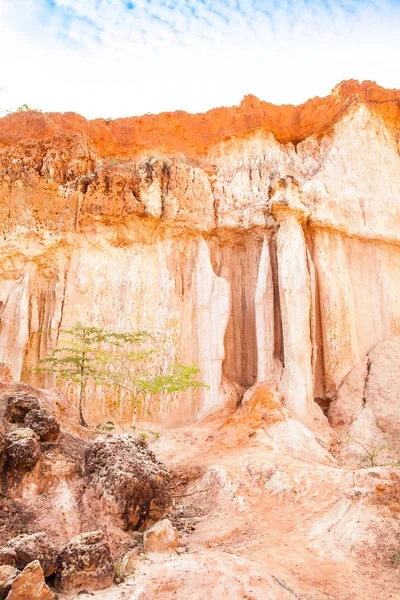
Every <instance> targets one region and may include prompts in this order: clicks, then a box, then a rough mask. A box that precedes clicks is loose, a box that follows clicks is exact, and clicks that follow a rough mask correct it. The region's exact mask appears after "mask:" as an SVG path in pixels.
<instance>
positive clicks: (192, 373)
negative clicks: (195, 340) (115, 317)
mask: <svg viewBox="0 0 400 600" xmlns="http://www.w3.org/2000/svg"><path fill="white" fill-rule="evenodd" d="M36 372H45V373H49V374H54V375H55V377H56V381H57V382H60V381H62V380H65V381H69V382H71V383H73V384H75V385H76V386H77V387H78V390H79V419H80V423H81V425H83V426H87V424H86V421H85V418H84V402H85V394H86V386H87V383H88V382H89V381H91V382H93V383H94V385H100V384H105V385H108V386H112V387H116V388H119V389H120V390H123V391H124V392H125V395H128V397H129V398H130V400H131V401H132V402H133V406H134V422H133V426H134V427H135V426H136V415H137V406H138V401H139V399H140V398H143V397H145V396H147V395H150V396H154V395H157V394H163V393H174V392H183V391H185V390H187V389H189V388H192V389H195V388H199V387H207V386H206V384H204V383H202V382H200V381H198V380H197V374H198V373H199V368H198V367H196V366H195V365H185V364H183V363H181V362H176V361H170V360H169V359H168V356H167V353H166V352H165V343H164V340H163V336H162V334H152V333H149V332H147V331H145V330H138V331H134V332H124V333H118V332H114V331H107V330H105V329H103V328H100V327H90V326H85V325H82V324H81V323H77V324H76V325H75V326H74V327H72V328H71V329H66V330H61V331H60V336H59V341H58V345H57V348H55V349H54V350H52V351H51V354H50V356H48V357H47V358H45V359H43V360H41V361H40V366H39V367H38V368H37V369H36Z"/></svg>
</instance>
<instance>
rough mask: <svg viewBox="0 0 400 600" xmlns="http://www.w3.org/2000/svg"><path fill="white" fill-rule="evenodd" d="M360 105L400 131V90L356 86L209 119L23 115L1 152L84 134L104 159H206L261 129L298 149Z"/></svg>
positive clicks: (250, 101) (249, 104)
mask: <svg viewBox="0 0 400 600" xmlns="http://www.w3.org/2000/svg"><path fill="white" fill-rule="evenodd" d="M359 100H361V101H363V102H365V103H367V104H368V105H369V106H372V107H373V109H374V110H375V111H376V112H377V113H378V114H381V115H383V116H384V117H385V118H387V119H389V120H390V121H392V122H393V123H395V124H397V125H399V122H400V106H399V100H400V91H399V90H386V89H384V88H382V87H380V86H378V85H376V83H374V82H371V81H364V82H363V83H361V84H360V83H359V82H358V81H355V80H350V81H344V82H343V83H341V84H339V85H338V86H337V87H336V88H335V89H334V90H333V92H332V94H331V95H330V96H327V97H325V98H318V97H317V98H313V99H312V100H308V101H307V102H305V103H304V104H301V105H299V106H292V105H282V106H275V105H273V104H270V103H269V102H262V101H260V100H259V99H258V98H256V97H255V96H251V95H249V96H245V97H244V99H243V100H242V102H241V103H240V105H239V106H234V107H231V108H226V107H221V108H214V109H212V110H210V111H208V112H206V113H204V114H190V113H186V112H184V111H176V112H173V113H161V114H159V115H143V116H140V117H128V118H124V119H115V120H112V121H110V122H108V123H107V122H106V121H105V120H104V119H95V120H92V121H87V120H86V119H85V118H84V117H81V116H80V115H77V114H75V113H64V114H60V113H46V114H40V113H17V114H13V115H10V116H7V117H5V118H3V119H1V120H0V147H5V146H13V145H15V144H17V143H18V142H20V141H26V140H45V139H47V138H49V137H54V136H56V135H60V134H64V135H67V136H70V135H72V134H76V133H80V134H83V135H85V136H87V137H88V138H89V139H90V140H91V141H92V143H93V145H94V146H95V147H96V149H97V151H98V152H99V154H100V155H101V156H118V157H130V158H132V157H134V156H136V155H137V154H139V153H141V152H143V151H146V150H157V151H160V152H163V153H167V154H168V153H176V152H180V153H182V154H184V155H185V156H187V157H190V158H197V157H198V158H200V157H202V156H204V155H205V154H206V153H207V150H208V149H209V148H210V147H211V146H213V145H214V144H218V143H219V142H221V141H223V140H226V139H229V138H231V137H234V136H244V135H246V134H248V133H249V132H251V131H254V130H256V129H261V130H264V131H268V132H271V133H272V134H273V135H274V137H275V138H276V139H277V140H278V141H279V142H282V143H284V144H287V143H289V142H292V143H294V144H297V143H298V142H301V141H303V140H304V139H306V138H307V137H310V136H311V135H313V134H317V135H323V134H324V133H326V132H327V131H328V130H329V129H330V128H332V127H333V125H334V124H335V122H336V121H337V120H338V118H340V116H341V115H342V113H343V112H344V111H345V110H347V109H348V108H349V106H350V105H351V104H353V103H354V102H356V101H359Z"/></svg>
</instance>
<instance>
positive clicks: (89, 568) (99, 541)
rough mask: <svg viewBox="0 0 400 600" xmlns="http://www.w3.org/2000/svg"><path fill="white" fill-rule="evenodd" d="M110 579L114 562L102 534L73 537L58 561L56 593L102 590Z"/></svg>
mask: <svg viewBox="0 0 400 600" xmlns="http://www.w3.org/2000/svg"><path fill="white" fill-rule="evenodd" d="M113 579H114V562H113V560H112V557H111V551H110V547H109V545H108V544H107V542H106V541H105V540H104V533H103V532H102V531H94V532H90V533H82V534H81V535H78V536H76V537H74V538H73V539H72V540H71V541H70V543H69V544H68V546H67V547H66V548H65V549H64V550H63V551H62V553H61V555H60V557H59V566H58V570H57V574H56V579H55V584H56V587H57V589H59V590H60V591H63V592H72V591H78V590H83V589H86V590H104V589H105V588H107V587H109V586H110V585H112V583H113Z"/></svg>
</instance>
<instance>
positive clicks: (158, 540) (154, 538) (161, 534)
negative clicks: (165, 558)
mask: <svg viewBox="0 0 400 600" xmlns="http://www.w3.org/2000/svg"><path fill="white" fill-rule="evenodd" d="M178 544H179V534H178V532H177V530H176V529H175V527H173V525H172V523H171V521H170V520H169V519H163V520H162V521H159V523H155V524H154V525H152V526H151V527H150V528H149V529H148V530H147V531H145V532H144V536H143V546H144V551H145V552H169V551H174V550H176V548H177V547H178Z"/></svg>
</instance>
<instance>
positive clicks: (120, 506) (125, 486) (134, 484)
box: [84, 434, 170, 530]
mask: <svg viewBox="0 0 400 600" xmlns="http://www.w3.org/2000/svg"><path fill="white" fill-rule="evenodd" d="M84 471H85V476H86V481H87V494H88V498H87V500H88V502H90V503H92V500H93V501H94V500H98V501H99V503H100V506H99V509H100V510H102V511H103V512H104V513H106V514H108V515H111V517H112V519H113V521H116V524H117V525H118V526H120V527H122V528H123V529H124V530H131V529H137V530H139V529H142V530H143V529H145V528H146V526H147V527H148V526H149V525H152V524H153V523H154V522H156V521H158V520H159V519H160V518H162V516H163V514H164V511H165V509H166V507H167V506H168V504H169V502H170V490H169V486H170V476H169V474H168V472H167V470H166V467H165V466H164V465H163V463H161V462H160V461H158V460H157V459H156V457H155V456H154V454H153V452H151V451H150V450H149V449H148V447H147V444H146V442H145V440H142V439H141V438H138V437H135V436H132V435H128V434H124V435H108V436H100V437H98V438H97V439H96V440H95V441H94V442H92V443H91V444H89V446H88V447H87V449H86V453H85V466H84Z"/></svg>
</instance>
